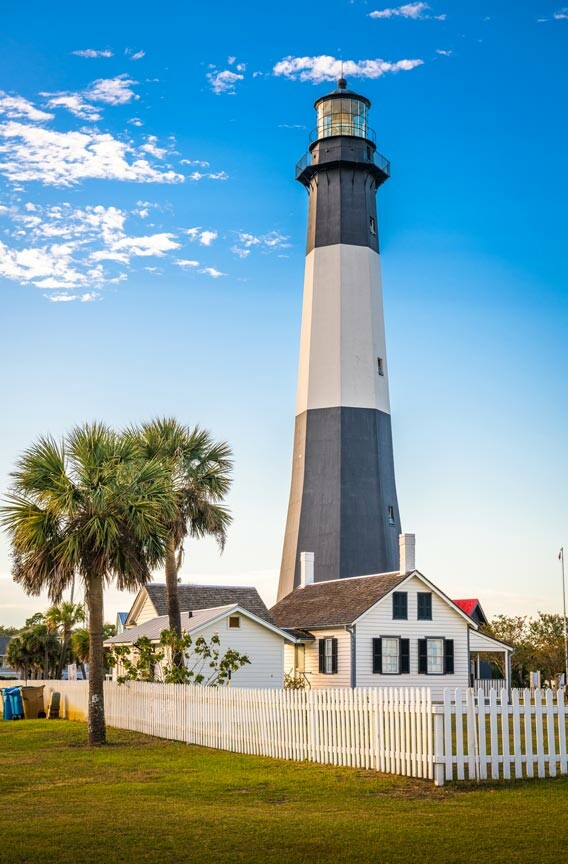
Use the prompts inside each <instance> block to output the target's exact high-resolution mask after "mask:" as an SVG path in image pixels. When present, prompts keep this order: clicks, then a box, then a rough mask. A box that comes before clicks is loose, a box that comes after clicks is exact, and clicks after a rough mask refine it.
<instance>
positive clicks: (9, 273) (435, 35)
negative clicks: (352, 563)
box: [0, 0, 568, 623]
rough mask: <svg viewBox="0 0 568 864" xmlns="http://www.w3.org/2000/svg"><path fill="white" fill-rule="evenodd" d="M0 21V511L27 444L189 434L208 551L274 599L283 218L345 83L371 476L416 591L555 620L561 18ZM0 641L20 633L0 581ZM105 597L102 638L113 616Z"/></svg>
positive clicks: (297, 202) (152, 12) (280, 472)
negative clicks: (364, 267)
mask: <svg viewBox="0 0 568 864" xmlns="http://www.w3.org/2000/svg"><path fill="white" fill-rule="evenodd" d="M267 8H268V7H267V6H266V4H264V3H263V4H261V3H242V4H240V5H236V4H232V3H231V4H229V3H224V2H222V3H221V4H216V6H215V7H214V9H213V8H212V7H209V6H207V5H206V4H181V3H177V4H173V5H170V6H169V7H168V11H167V14H164V15H162V14H160V13H159V11H158V10H157V7H155V5H154V4H152V5H150V4H140V3H137V4H133V3H130V2H125V3H121V4H116V3H114V4H110V3H108V2H104V0H103V2H100V3H99V4H98V5H97V9H96V13H94V12H93V11H92V10H91V9H90V8H89V9H88V8H87V7H85V8H84V9H82V8H79V7H77V4H73V5H72V4H70V3H66V2H60V3H58V4H57V11H56V13H54V12H53V10H50V11H48V10H47V8H46V7H45V4H40V3H37V2H35V3H32V4H31V6H30V5H29V4H28V6H26V7H24V6H22V5H20V6H19V7H16V6H15V5H14V4H11V8H10V9H9V10H4V12H3V27H2V34H1V35H0V90H1V91H2V94H1V95H0V289H1V298H2V322H3V326H2V339H1V343H0V352H1V361H2V370H3V374H2V378H1V391H0V396H1V403H0V404H1V405H2V416H3V421H4V422H3V423H2V436H1V444H0V473H1V476H2V481H3V486H4V487H5V486H6V484H7V482H8V472H9V471H10V469H11V466H12V465H13V462H14V460H15V458H16V456H17V454H18V453H19V452H20V451H21V450H22V449H23V448H24V447H26V446H27V445H28V444H29V443H30V442H31V441H32V440H33V439H34V438H35V437H36V436H37V435H39V434H41V433H45V432H51V433H52V434H55V435H58V434H60V433H62V432H63V431H64V430H65V429H67V428H69V427H70V426H71V425H73V424H75V423H78V422H82V421H84V420H87V419H94V418H100V419H103V420H106V421H107V422H109V423H112V424H116V425H117V426H122V425H126V424H128V423H131V422H134V421H138V420H143V419H145V418H149V417H152V416H154V415H157V414H166V413H167V414H175V415H176V416H178V417H179V418H180V419H181V420H183V421H186V422H188V423H194V422H198V423H201V424H203V425H205V426H207V427H208V428H210V429H211V431H212V432H213V433H214V434H215V435H216V436H217V437H219V438H226V439H227V440H229V441H230V442H231V444H232V445H233V447H234V451H235V457H236V472H235V484H234V489H233V492H232V494H231V499H230V504H231V506H232V508H233V513H234V526H233V528H232V529H231V534H230V538H229V543H228V545H227V548H226V551H225V553H224V554H223V556H222V557H220V556H219V555H218V553H217V551H216V549H215V546H214V544H213V543H210V542H208V541H203V542H200V543H197V544H194V545H193V546H190V547H189V548H188V550H187V552H188V554H187V557H186V561H185V565H184V573H183V575H184V578H185V579H190V578H192V579H198V580H200V581H204V582H212V581H218V582H219V581H222V582H225V583H242V582H247V583H251V584H256V585H257V586H258V587H259V589H260V591H261V593H262V594H263V596H264V597H265V599H266V600H267V601H268V602H270V601H272V599H273V598H274V595H275V591H276V584H277V573H278V568H279V563H280V553H281V545H282V538H283V530H284V521H285V513H286V506H287V497H288V490H289V479H290V462H291V446H292V434H293V420H294V405H295V386H296V371H297V351H298V342H299V326H300V314H301V295H302V281H303V259H304V235H305V227H306V205H307V201H306V194H305V191H304V190H303V189H302V187H300V186H299V184H297V183H295V182H294V164H295V162H296V161H297V160H298V159H299V158H300V156H301V155H302V153H303V152H304V150H305V149H306V145H307V135H308V132H309V130H310V129H311V128H312V127H313V125H314V112H313V109H312V103H313V101H314V99H315V98H316V97H317V96H319V95H321V94H322V93H324V92H326V91H327V90H328V89H331V88H332V86H333V80H334V78H335V77H336V75H337V72H338V70H339V59H340V58H341V59H343V61H344V66H345V72H346V77H347V78H348V81H349V85H350V86H351V87H353V88H354V89H358V90H360V91H361V92H363V93H364V94H365V95H367V96H368V97H369V98H370V99H371V100H372V102H373V108H372V113H371V119H370V123H371V125H372V126H373V127H374V128H375V129H376V131H377V141H378V149H379V150H380V151H381V152H382V153H384V154H385V155H387V156H388V157H389V158H390V159H391V162H392V179H391V180H390V181H389V183H388V184H386V186H385V187H383V188H382V189H381V191H380V198H379V223H380V226H379V227H380V234H381V248H382V266H383V283H384V297H385V313H386V322H387V340H388V349H389V372H390V381H391V402H392V411H393V427H394V434H395V459H396V469H397V480H398V491H399V502H400V506H401V513H402V519H403V527H404V529H405V530H407V531H414V532H416V534H417V558H418V565H419V567H420V568H421V569H422V570H423V571H424V572H425V573H426V575H427V576H429V577H430V578H431V579H432V580H433V581H435V582H436V583H437V584H439V585H440V587H442V588H443V589H444V590H446V591H447V592H448V593H449V594H450V595H451V596H454V597H467V596H479V597H480V598H481V599H482V603H483V604H484V606H485V607H486V610H487V611H488V612H489V613H494V612H500V611H503V612H506V611H509V612H515V613H516V612H527V613H534V612H535V611H536V610H537V609H546V610H559V602H560V592H559V589H560V585H559V579H560V572H559V568H558V561H557V558H556V555H557V552H558V548H559V547H560V545H562V544H565V545H566V546H568V504H567V498H566V477H567V475H568V458H567V455H566V452H567V448H566V437H567V436H566V430H567V428H568V408H567V398H566V397H567V387H566V380H567V373H568V348H567V339H566V333H567V326H568V288H567V262H566V237H567V233H568V216H567V211H566V203H565V202H566V200H567V198H568V181H567V172H566V139H567V135H568V121H567V114H566V96H565V94H566V92H567V89H568V88H567V85H568V82H567V77H568V75H567V67H566V62H565V56H566V46H567V36H568V8H563V6H562V0H559V2H548V0H540V2H529V0H525V2H522V3H513V2H510V0H502V2H500V3H497V2H495V0H493V2H481V3H476V4H465V3H458V2H456V0H448V2H445V0H435V2H434V0H433V2H432V3H431V4H430V5H426V4H425V3H410V4H406V5H404V6H396V5H393V6H390V5H389V3H388V2H384V3H381V2H378V0H370V2H366V3H364V2H351V3H349V2H343V0H332V2H330V3H328V4H327V6H326V7H325V8H324V7H322V6H321V4H320V5H313V4H312V5H311V6H310V5H309V4H305V3H298V2H295V0H293V2H289V3H287V4H286V6H285V7H279V6H272V7H270V14H269V15H267ZM9 571H10V562H9V550H8V547H7V544H6V542H5V540H4V539H2V541H1V545H0V621H3V622H6V623H10V622H13V623H21V622H22V621H23V618H24V617H25V616H26V615H27V614H30V613H31V612H32V611H34V610H35V609H37V608H39V607H41V604H42V602H43V601H42V600H39V601H38V600H37V599H36V598H32V599H28V598H26V597H25V596H24V595H23V593H22V592H21V591H20V589H19V588H18V587H17V586H14V585H13V584H12V582H11V580H10V576H9ZM129 602H130V601H129V598H125V597H119V596H118V595H117V593H116V592H113V591H110V592H109V594H108V596H107V617H108V618H111V617H112V616H113V615H114V613H115V612H116V611H117V609H118V608H128V606H129Z"/></svg>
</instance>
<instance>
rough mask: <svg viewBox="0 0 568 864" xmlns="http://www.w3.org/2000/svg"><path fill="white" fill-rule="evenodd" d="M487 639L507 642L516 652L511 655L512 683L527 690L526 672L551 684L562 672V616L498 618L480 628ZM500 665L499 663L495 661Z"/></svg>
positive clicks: (542, 615) (543, 615) (544, 613)
mask: <svg viewBox="0 0 568 864" xmlns="http://www.w3.org/2000/svg"><path fill="white" fill-rule="evenodd" d="M483 629H484V630H485V632H486V633H489V635H490V636H495V637H496V638H497V639H501V641H502V642H507V643H508V644H509V645H512V646H513V648H514V649H515V650H514V652H513V654H512V655H511V672H512V678H513V683H514V684H515V685H516V686H518V687H526V686H527V685H528V683H529V672H531V671H535V672H536V671H540V672H542V675H543V677H544V679H545V680H548V681H551V680H552V679H553V678H554V677H555V676H556V675H557V674H558V673H559V672H562V671H563V670H564V619H563V616H562V615H551V614H548V613H546V612H539V613H538V615H537V617H536V618H528V617H527V616H526V615H519V616H511V615H497V616H496V617H495V618H493V620H492V621H491V623H490V624H489V625H487V626H486V627H484V628H483ZM491 659H492V661H493V662H495V663H496V665H498V666H499V665H500V663H501V661H500V660H499V661H495V660H493V658H491Z"/></svg>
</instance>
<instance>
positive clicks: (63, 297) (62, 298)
mask: <svg viewBox="0 0 568 864" xmlns="http://www.w3.org/2000/svg"><path fill="white" fill-rule="evenodd" d="M43 296H44V297H45V298H46V299H47V300H49V301H50V302H51V303H68V302H70V301H72V300H77V295H76V294H44V295H43Z"/></svg>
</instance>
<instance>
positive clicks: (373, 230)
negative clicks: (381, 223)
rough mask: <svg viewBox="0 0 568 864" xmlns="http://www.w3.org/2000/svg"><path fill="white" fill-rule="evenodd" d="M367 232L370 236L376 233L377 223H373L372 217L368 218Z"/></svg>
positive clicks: (373, 218)
mask: <svg viewBox="0 0 568 864" xmlns="http://www.w3.org/2000/svg"><path fill="white" fill-rule="evenodd" d="M369 231H370V232H371V234H376V233H377V223H376V222H375V217H374V216H370V217H369Z"/></svg>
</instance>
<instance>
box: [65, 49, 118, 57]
mask: <svg viewBox="0 0 568 864" xmlns="http://www.w3.org/2000/svg"><path fill="white" fill-rule="evenodd" d="M71 53H72V54H76V56H77V57H88V58H89V59H95V58H96V57H113V56H114V55H113V53H112V51H110V50H109V49H108V48H105V49H104V50H102V51H98V50H97V49H96V48H83V49H81V50H80V51H72V52H71Z"/></svg>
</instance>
